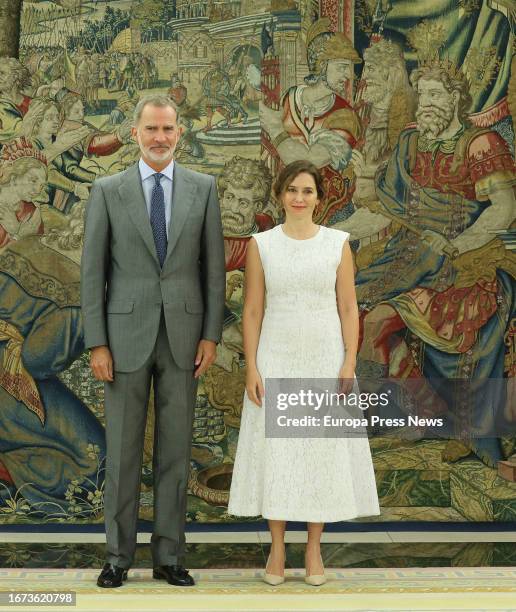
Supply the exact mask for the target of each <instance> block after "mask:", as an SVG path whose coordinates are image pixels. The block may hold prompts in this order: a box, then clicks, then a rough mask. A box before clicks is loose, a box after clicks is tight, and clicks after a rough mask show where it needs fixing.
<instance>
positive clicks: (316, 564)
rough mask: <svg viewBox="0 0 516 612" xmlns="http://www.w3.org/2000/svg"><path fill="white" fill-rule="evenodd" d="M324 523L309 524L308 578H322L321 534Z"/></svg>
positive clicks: (306, 555) (306, 558) (306, 559)
mask: <svg viewBox="0 0 516 612" xmlns="http://www.w3.org/2000/svg"><path fill="white" fill-rule="evenodd" d="M323 529H324V523H308V543H307V545H306V551H305V566H306V575H307V576H321V575H323V574H324V565H323V563H322V560H321V534H322V532H323Z"/></svg>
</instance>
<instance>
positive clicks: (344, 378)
mask: <svg viewBox="0 0 516 612" xmlns="http://www.w3.org/2000/svg"><path fill="white" fill-rule="evenodd" d="M354 382H355V365H354V364H352V363H348V362H346V361H345V362H344V365H343V366H342V367H341V369H340V371H339V391H340V393H349V392H350V391H351V390H352V389H353V384H354Z"/></svg>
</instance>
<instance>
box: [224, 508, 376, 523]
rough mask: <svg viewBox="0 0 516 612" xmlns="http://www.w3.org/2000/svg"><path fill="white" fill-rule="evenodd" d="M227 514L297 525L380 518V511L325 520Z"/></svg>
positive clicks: (319, 518) (304, 517)
mask: <svg viewBox="0 0 516 612" xmlns="http://www.w3.org/2000/svg"><path fill="white" fill-rule="evenodd" d="M228 514H230V515H231V516H237V517H262V518H264V519H266V520H271V521H290V522H297V523H304V522H307V523H340V522H341V521H351V520H353V519H356V518H363V517H367V516H380V514H381V511H380V510H378V512H359V513H358V514H350V515H346V516H342V517H339V518H335V515H333V516H332V517H331V518H325V517H322V516H319V517H317V518H313V517H311V518H307V517H306V516H296V517H288V516H287V517H285V516H278V515H274V516H272V515H268V516H265V515H263V514H262V513H261V512H259V511H258V512H250V511H247V512H244V513H242V514H241V513H238V514H236V513H234V512H229V511H228Z"/></svg>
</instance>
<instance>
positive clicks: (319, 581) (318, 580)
mask: <svg viewBox="0 0 516 612" xmlns="http://www.w3.org/2000/svg"><path fill="white" fill-rule="evenodd" d="M321 565H322V557H321ZM326 580H327V579H326V576H325V575H324V574H312V575H311V576H308V575H307V576H305V582H306V584H310V585H312V586H322V585H323V584H324V583H325V582H326Z"/></svg>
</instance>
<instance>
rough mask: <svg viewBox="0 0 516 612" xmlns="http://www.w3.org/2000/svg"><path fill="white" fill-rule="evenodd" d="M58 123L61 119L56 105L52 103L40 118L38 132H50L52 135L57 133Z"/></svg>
mask: <svg viewBox="0 0 516 612" xmlns="http://www.w3.org/2000/svg"><path fill="white" fill-rule="evenodd" d="M60 123H61V121H60V118H59V111H58V110H57V107H56V106H53V105H52V106H49V107H48V108H47V110H46V111H45V113H44V115H43V118H42V119H41V123H40V125H39V130H38V132H39V133H40V134H50V135H51V136H54V135H55V134H57V130H58V129H59V124H60Z"/></svg>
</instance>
